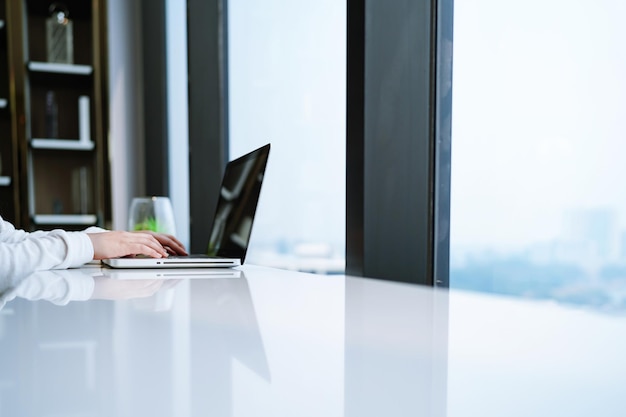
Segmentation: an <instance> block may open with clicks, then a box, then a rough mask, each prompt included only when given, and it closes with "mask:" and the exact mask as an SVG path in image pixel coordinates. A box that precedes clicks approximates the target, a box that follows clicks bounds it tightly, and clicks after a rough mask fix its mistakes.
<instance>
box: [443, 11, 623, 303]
mask: <svg viewBox="0 0 626 417" xmlns="http://www.w3.org/2000/svg"><path fill="white" fill-rule="evenodd" d="M454 8H455V10H454V77H453V90H454V95H453V126H452V184H451V185H452V192H451V204H452V209H451V211H452V214H451V230H452V234H451V265H450V285H451V286H452V287H457V288H469V289H473V290H479V291H488V292H497V293H504V294H511V295H523V296H528V297H533V298H550V299H558V300H561V301H564V302H570V303H573V304H583V305H590V304H593V305H601V306H602V308H607V309H610V308H612V307H615V305H614V304H615V303H618V304H619V301H616V300H615V299H614V297H610V296H609V295H608V294H605V293H604V292H602V291H600V290H596V288H602V286H600V285H598V284H599V283H604V284H605V285H604V288H608V287H609V286H608V285H606V283H607V282H618V280H620V279H622V280H623V278H626V193H625V192H623V191H622V190H621V187H620V184H621V182H622V178H623V177H624V175H625V174H626V164H624V158H625V156H624V153H625V152H624V151H625V150H626V141H625V140H624V133H623V131H624V128H623V125H624V117H623V115H624V111H625V109H626V79H625V78H624V75H623V74H624V73H625V72H626V56H625V55H624V54H623V53H622V52H621V51H622V49H623V47H622V43H623V39H625V38H626V29H625V28H624V25H623V23H622V17H623V16H624V15H626V3H624V2H622V1H617V0H599V1H594V2H570V1H565V0H531V1H530V2H529V1H526V2H502V1H497V0H476V1H458V2H455V5H454ZM618 298H619V297H618Z"/></svg>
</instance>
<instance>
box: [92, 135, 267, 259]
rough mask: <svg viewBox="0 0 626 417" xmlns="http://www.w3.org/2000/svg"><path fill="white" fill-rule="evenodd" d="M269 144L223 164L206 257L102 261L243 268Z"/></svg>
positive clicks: (190, 256)
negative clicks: (241, 266) (222, 173)
mask: <svg viewBox="0 0 626 417" xmlns="http://www.w3.org/2000/svg"><path fill="white" fill-rule="evenodd" d="M269 152H270V144H269V143H268V144H267V145H264V146H262V147H260V148H258V149H255V150H254V151H252V152H250V153H248V154H246V155H243V156H241V157H239V158H237V159H234V160H232V161H230V162H229V163H228V164H226V169H225V171H224V176H223V177H222V184H221V186H220V191H219V198H218V202H217V208H216V210H215V215H214V216H213V220H212V226H211V229H210V236H208V239H207V240H208V244H207V253H206V254H197V255H193V254H192V255H188V256H169V257H167V258H149V257H124V258H111V259H103V260H102V263H103V264H105V265H107V266H109V267H111V268H231V267H236V266H240V265H243V262H244V260H245V258H246V252H247V251H248V243H249V241H250V234H251V232H252V223H253V222H254V215H255V213H256V208H257V203H258V201H259V195H260V194H261V185H262V184H263V177H264V175H265V167H266V166H267V158H268V156H269Z"/></svg>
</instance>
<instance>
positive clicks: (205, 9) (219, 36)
mask: <svg viewBox="0 0 626 417" xmlns="http://www.w3.org/2000/svg"><path fill="white" fill-rule="evenodd" d="M226 4H227V0H188V2H187V5H188V48H189V54H188V56H189V170H190V171H189V182H190V184H189V185H190V186H189V192H190V216H191V231H190V237H191V250H192V251H194V252H202V253H204V252H206V250H207V246H206V245H207V243H208V241H207V236H209V228H210V227H211V224H210V220H211V218H212V217H213V212H214V211H215V207H216V205H217V200H216V196H217V195H218V189H219V187H220V180H221V178H222V174H223V172H224V168H225V166H226V161H227V160H228V114H227V112H228V78H227V59H226V57H227V54H226V51H227V36H226V35H227V30H226V23H227V15H226Z"/></svg>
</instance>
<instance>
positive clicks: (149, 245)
mask: <svg viewBox="0 0 626 417" xmlns="http://www.w3.org/2000/svg"><path fill="white" fill-rule="evenodd" d="M133 241H134V242H133V243H134V244H136V245H137V246H136V247H135V248H136V250H139V252H136V253H140V254H142V255H146V256H150V257H152V258H163V257H166V256H167V251H166V250H165V248H163V245H161V243H160V242H159V241H158V240H156V239H155V238H154V237H153V236H152V235H149V234H146V233H136V234H133Z"/></svg>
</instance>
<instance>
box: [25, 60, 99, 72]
mask: <svg viewBox="0 0 626 417" xmlns="http://www.w3.org/2000/svg"><path fill="white" fill-rule="evenodd" d="M28 69H29V70H30V71H33V72H48V73H57V74H74V75H90V74H91V73H92V72H93V67H91V66H90V65H75V64H59V63H56V62H35V61H33V62H29V63H28Z"/></svg>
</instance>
